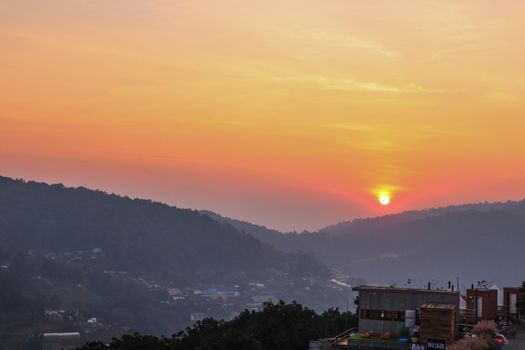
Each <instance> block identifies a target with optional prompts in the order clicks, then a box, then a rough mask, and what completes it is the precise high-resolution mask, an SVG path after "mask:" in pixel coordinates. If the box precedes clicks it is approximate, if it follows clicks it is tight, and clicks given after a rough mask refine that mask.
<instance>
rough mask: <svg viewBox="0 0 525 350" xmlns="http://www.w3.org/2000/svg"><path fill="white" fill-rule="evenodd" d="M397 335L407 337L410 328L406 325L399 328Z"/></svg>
mask: <svg viewBox="0 0 525 350" xmlns="http://www.w3.org/2000/svg"><path fill="white" fill-rule="evenodd" d="M398 337H399V338H409V337H410V329H409V328H408V327H403V328H401V330H400V331H399V334H398Z"/></svg>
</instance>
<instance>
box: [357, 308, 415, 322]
mask: <svg viewBox="0 0 525 350" xmlns="http://www.w3.org/2000/svg"><path fill="white" fill-rule="evenodd" d="M359 317H360V318H361V319H364V320H383V321H400V322H404V321H405V312H404V311H390V310H360V311H359Z"/></svg>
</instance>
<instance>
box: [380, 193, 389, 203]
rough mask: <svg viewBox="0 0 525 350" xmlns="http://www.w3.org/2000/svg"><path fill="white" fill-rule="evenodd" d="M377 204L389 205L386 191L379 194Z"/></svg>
mask: <svg viewBox="0 0 525 350" xmlns="http://www.w3.org/2000/svg"><path fill="white" fill-rule="evenodd" d="M379 204H381V205H389V204H390V195H389V194H388V193H381V194H380V195H379Z"/></svg>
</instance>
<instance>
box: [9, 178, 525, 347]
mask: <svg viewBox="0 0 525 350" xmlns="http://www.w3.org/2000/svg"><path fill="white" fill-rule="evenodd" d="M524 228H525V201H509V202H505V203H480V204H468V205H461V206H451V207H443V208H437V209H428V210H422V211H412V212H405V213H400V214H395V215H388V216H383V217H376V218H367V219H357V220H352V221H348V222H343V223H339V224H336V225H333V226H329V227H326V228H324V229H322V230H320V231H318V232H303V233H296V232H292V233H282V232H279V231H276V230H271V229H268V228H266V227H264V226H258V225H254V224H252V223H249V222H245V221H240V220H235V219H231V218H227V217H223V216H221V215H219V214H216V213H214V212H210V211H196V210H189V209H179V208H176V207H173V206H168V205H165V204H162V203H157V202H153V201H150V200H143V199H132V198H128V197H123V196H118V195H115V194H108V193H105V192H102V191H94V190H90V189H87V188H83V187H78V188H66V187H64V186H63V185H61V184H55V185H48V184H45V183H37V182H32V181H25V180H21V179H16V180H15V179H11V178H7V177H0V285H2V288H1V289H0V309H1V310H3V312H2V314H0V336H1V335H2V334H15V333H16V334H20V333H22V334H29V333H33V332H44V331H53V332H55V331H74V330H79V329H80V330H82V331H83V333H84V334H91V335H92V337H93V338H96V339H104V337H106V338H107V337H109V336H112V335H117V334H121V333H122V332H129V331H135V330H136V331H141V332H145V333H146V332H147V333H151V334H161V333H163V334H171V333H173V332H175V331H177V330H178V329H181V328H182V327H185V326H186V325H188V324H189V322H190V320H191V318H192V317H194V316H195V317H196V318H199V317H206V316H212V317H216V318H225V319H228V318H231V317H233V316H234V315H235V314H237V313H238V312H239V311H241V310H242V309H245V308H248V309H251V308H258V307H260V305H261V303H262V302H263V301H267V300H274V301H275V300H279V299H283V300H287V301H290V300H297V301H299V302H301V303H303V304H305V305H307V306H310V307H312V308H314V309H316V310H319V311H321V310H325V309H328V308H330V307H337V306H338V307H342V308H344V307H345V306H346V305H347V303H348V300H349V299H351V298H353V294H352V292H351V287H352V286H353V285H355V284H360V283H365V281H366V282H368V283H370V284H381V285H397V286H410V287H425V286H426V285H427V283H429V282H430V283H431V284H432V286H433V287H435V288H444V287H445V286H446V285H447V281H452V282H453V283H454V284H457V282H459V284H460V287H461V288H462V289H464V288H465V287H467V286H470V284H471V283H477V281H488V282H489V283H490V284H492V283H496V284H497V285H499V286H504V285H510V286H515V285H518V283H520V281H521V280H523V279H525V276H524V273H523V266H524V265H523V252H524V248H525V234H524ZM350 305H352V303H351V302H350ZM190 316H191V317H190Z"/></svg>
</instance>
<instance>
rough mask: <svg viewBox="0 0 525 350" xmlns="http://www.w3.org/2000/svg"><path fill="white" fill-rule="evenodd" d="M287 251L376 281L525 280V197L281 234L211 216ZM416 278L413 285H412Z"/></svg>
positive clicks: (437, 282) (385, 282) (406, 213)
mask: <svg viewBox="0 0 525 350" xmlns="http://www.w3.org/2000/svg"><path fill="white" fill-rule="evenodd" d="M211 216H212V217H214V218H215V219H217V220H221V221H224V222H228V223H230V224H231V225H233V226H235V227H237V228H238V229H240V230H242V231H244V232H247V233H250V234H252V235H254V236H255V237H257V238H259V239H260V240H261V241H263V242H266V243H269V244H272V245H273V246H275V247H277V248H279V249H282V250H284V251H296V250H298V249H299V250H301V251H304V252H309V253H312V254H314V255H315V256H316V257H318V258H319V259H320V260H321V261H322V262H324V263H325V264H327V265H328V266H330V267H332V268H336V269H338V270H341V271H344V272H345V273H348V274H350V275H353V276H357V277H361V278H364V279H366V280H367V281H369V282H371V283H374V282H375V283H378V284H398V285H403V284H406V283H407V281H408V280H409V279H410V280H411V281H413V282H412V283H419V284H420V285H421V286H423V285H424V284H426V283H427V282H433V283H434V284H435V285H436V286H439V285H441V286H445V285H446V284H447V281H449V280H456V279H457V278H458V277H460V280H462V281H464V282H465V285H468V282H467V281H471V282H475V281H478V280H490V281H494V282H496V283H499V284H518V283H519V282H520V281H521V280H523V279H524V278H525V274H524V273H523V272H522V269H523V266H524V264H523V253H524V251H525V200H522V201H507V202H496V203H478V204H464V205H454V206H448V207H441V208H433V209H425V210H420V211H408V212H403V213H399V214H392V215H386V216H381V217H374V218H365V219H355V220H352V221H347V222H342V223H338V224H335V225H332V226H329V227H326V228H324V229H321V230H319V231H318V232H314V233H305V234H297V233H289V234H281V235H279V234H278V232H277V231H275V230H269V229H266V228H265V227H262V226H257V225H253V224H249V223H245V222H242V221H238V220H232V219H228V218H224V217H221V216H216V215H215V216H214V215H211ZM413 285H414V284H412V286H413Z"/></svg>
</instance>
